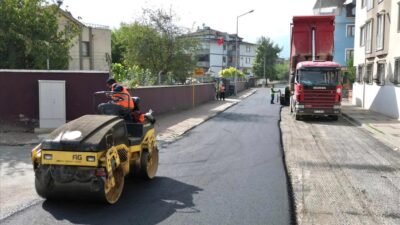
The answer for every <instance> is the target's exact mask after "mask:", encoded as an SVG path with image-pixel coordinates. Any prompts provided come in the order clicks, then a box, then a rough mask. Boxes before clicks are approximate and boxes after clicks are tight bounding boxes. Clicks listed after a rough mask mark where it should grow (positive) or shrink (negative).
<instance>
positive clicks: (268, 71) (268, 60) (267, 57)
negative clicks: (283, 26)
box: [253, 36, 282, 79]
mask: <svg viewBox="0 0 400 225" xmlns="http://www.w3.org/2000/svg"><path fill="white" fill-rule="evenodd" d="M281 51H282V48H281V47H279V46H278V45H277V44H275V43H274V42H273V41H272V40H271V39H270V38H268V37H264V36H262V37H261V38H260V39H259V40H258V41H257V50H256V60H255V61H254V64H253V72H254V74H255V75H256V76H257V77H261V78H263V77H264V64H265V76H266V78H269V79H276V69H275V66H274V65H275V63H276V60H277V59H278V54H279V53H280V52H281Z"/></svg>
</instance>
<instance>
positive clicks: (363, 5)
mask: <svg viewBox="0 0 400 225" xmlns="http://www.w3.org/2000/svg"><path fill="white" fill-rule="evenodd" d="M365 1H366V0H361V8H364V7H365Z"/></svg>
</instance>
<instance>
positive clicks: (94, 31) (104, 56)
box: [58, 9, 111, 71]
mask: <svg viewBox="0 0 400 225" xmlns="http://www.w3.org/2000/svg"><path fill="white" fill-rule="evenodd" d="M59 12H60V13H59V20H58V21H59V27H60V29H63V28H64V27H65V26H66V25H67V24H68V23H74V24H76V25H77V26H78V27H80V30H81V32H80V33H79V35H78V36H77V37H76V38H74V40H73V41H72V47H71V48H70V51H69V55H70V60H69V65H68V70H97V71H109V69H110V66H111V30H110V29H109V28H108V27H107V26H102V25H95V24H87V23H82V22H81V21H79V20H77V19H75V18H74V17H73V16H72V14H71V13H70V12H67V11H64V10H62V9H60V10H59Z"/></svg>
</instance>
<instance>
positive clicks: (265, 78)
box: [264, 52, 267, 87]
mask: <svg viewBox="0 0 400 225" xmlns="http://www.w3.org/2000/svg"><path fill="white" fill-rule="evenodd" d="M266 58H267V56H266V55H265V52H264V80H265V84H264V85H265V87H267V77H266V76H265V61H266Z"/></svg>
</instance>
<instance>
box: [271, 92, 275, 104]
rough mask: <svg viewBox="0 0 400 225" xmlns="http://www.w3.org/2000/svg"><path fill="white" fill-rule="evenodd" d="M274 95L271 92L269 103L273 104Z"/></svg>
mask: <svg viewBox="0 0 400 225" xmlns="http://www.w3.org/2000/svg"><path fill="white" fill-rule="evenodd" d="M274 97H275V95H274V94H271V104H274Z"/></svg>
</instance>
